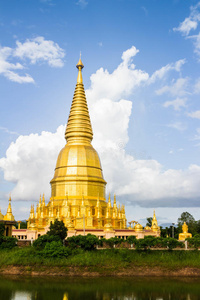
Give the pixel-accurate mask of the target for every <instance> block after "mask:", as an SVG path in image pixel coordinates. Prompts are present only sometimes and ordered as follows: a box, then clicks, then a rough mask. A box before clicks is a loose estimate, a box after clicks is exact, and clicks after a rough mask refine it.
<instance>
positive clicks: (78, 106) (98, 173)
mask: <svg viewBox="0 0 200 300" xmlns="http://www.w3.org/2000/svg"><path fill="white" fill-rule="evenodd" d="M76 67H77V69H78V78H77V84H76V88H75V92H74V97H73V101H72V105H71V110H70V114H69V118H68V122H67V127H66V131H65V139H66V145H65V147H64V148H63V149H62V150H61V151H60V153H59V155H58V159H57V164H56V168H55V173H54V177H53V179H52V180H51V182H50V183H51V198H50V201H49V203H48V204H46V203H45V197H44V195H43V197H42V199H41V196H40V200H39V203H38V204H37V207H36V210H35V209H34V206H31V211H30V216H29V219H28V229H29V230H37V231H38V232H43V231H44V230H45V228H48V226H49V225H50V223H51V222H54V220H55V219H58V220H62V221H63V222H64V224H65V225H66V226H67V227H68V229H70V230H73V229H76V230H77V229H83V228H84V229H105V230H111V229H112V228H113V229H125V228H126V215H125V207H124V206H123V205H122V206H121V207H120V206H119V207H117V204H116V196H114V203H113V205H112V204H111V197H110V194H109V197H108V202H106V195H105V189H106V181H105V180H104V178H103V172H102V167H101V163H100V159H99V156H98V153H97V152H96V150H95V149H94V148H93V146H92V144H91V142H92V139H93V132H92V126H91V121H90V116H89V112H88V106H87V101H86V96H85V91H84V85H83V79H82V69H83V67H84V66H83V63H82V61H81V58H80V59H79V62H78V64H77V66H76ZM104 226H105V228H104Z"/></svg>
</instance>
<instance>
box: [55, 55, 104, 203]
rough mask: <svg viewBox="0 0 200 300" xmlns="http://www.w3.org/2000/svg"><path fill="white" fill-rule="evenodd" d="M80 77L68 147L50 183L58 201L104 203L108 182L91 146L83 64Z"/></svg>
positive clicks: (69, 124) (60, 155)
mask: <svg viewBox="0 0 200 300" xmlns="http://www.w3.org/2000/svg"><path fill="white" fill-rule="evenodd" d="M77 68H78V78H77V84H76V89H75V92H74V97H73V101H72V105H71V110H70V114H69V118H68V123H67V127H66V132H65V138H66V141H67V143H66V145H65V147H64V148H63V149H62V150H61V151H60V154H59V156H58V159H57V164H56V169H55V174H54V177H53V179H52V180H51V189H52V191H51V196H52V197H53V198H54V200H55V201H59V200H63V199H64V198H65V197H66V194H67V195H68V199H69V201H70V202H71V201H73V203H74V204H75V202H74V201H76V204H79V205H80V204H81V200H82V195H84V199H85V202H87V203H88V201H94V200H95V201H96V199H97V196H98V195H99V198H100V200H103V201H105V186H106V182H105V180H104V178H103V173H102V167H101V163H100V159H99V156H98V154H97V152H96V150H95V149H94V148H93V146H92V145H91V141H92V138H93V132H92V126H91V121H90V116H89V111H88V106H87V101H86V96H85V91H84V85H83V80H82V72H81V70H82V68H83V64H82V62H81V59H80V60H79V62H78V64H77Z"/></svg>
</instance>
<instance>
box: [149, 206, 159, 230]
mask: <svg viewBox="0 0 200 300" xmlns="http://www.w3.org/2000/svg"><path fill="white" fill-rule="evenodd" d="M151 230H152V231H154V232H160V227H159V226H158V221H157V219H156V213H155V210H154V212H153V219H152V223H151Z"/></svg>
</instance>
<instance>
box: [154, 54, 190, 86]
mask: <svg viewBox="0 0 200 300" xmlns="http://www.w3.org/2000/svg"><path fill="white" fill-rule="evenodd" d="M185 63H186V59H185V58H184V59H180V60H178V61H176V62H175V63H171V64H167V65H166V66H164V67H162V68H160V69H159V70H156V71H155V72H154V73H153V74H152V75H151V77H150V79H149V83H153V82H155V81H156V80H157V79H162V78H164V77H165V76H166V74H167V73H168V72H169V71H173V70H174V71H176V72H180V71H181V67H182V66H183V65H184V64H185Z"/></svg>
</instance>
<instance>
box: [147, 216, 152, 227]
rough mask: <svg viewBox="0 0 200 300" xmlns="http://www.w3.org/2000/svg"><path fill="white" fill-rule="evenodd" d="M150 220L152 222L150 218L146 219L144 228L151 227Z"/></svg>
mask: <svg viewBox="0 0 200 300" xmlns="http://www.w3.org/2000/svg"><path fill="white" fill-rule="evenodd" d="M152 220H153V218H152V217H149V218H147V222H146V226H149V227H151V225H152Z"/></svg>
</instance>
